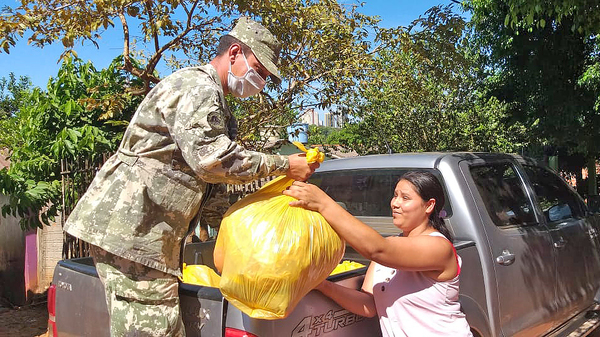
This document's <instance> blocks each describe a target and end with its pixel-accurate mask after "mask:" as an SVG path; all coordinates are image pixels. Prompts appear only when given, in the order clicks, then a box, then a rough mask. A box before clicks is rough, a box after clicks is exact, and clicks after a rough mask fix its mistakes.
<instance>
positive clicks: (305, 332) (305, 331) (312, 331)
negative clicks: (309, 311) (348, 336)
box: [291, 310, 365, 337]
mask: <svg viewBox="0 0 600 337" xmlns="http://www.w3.org/2000/svg"><path fill="white" fill-rule="evenodd" d="M364 319H365V317H363V316H360V315H356V314H353V313H351V312H349V311H348V310H338V311H333V310H330V311H329V312H327V313H326V314H323V315H315V316H306V317H304V318H303V319H302V321H300V323H298V325H296V327H295V328H294V330H293V331H292V335H291V337H318V336H322V335H323V334H326V333H329V332H332V331H334V330H337V329H340V328H343V327H347V326H350V325H352V324H354V323H356V322H360V321H362V320H364Z"/></svg>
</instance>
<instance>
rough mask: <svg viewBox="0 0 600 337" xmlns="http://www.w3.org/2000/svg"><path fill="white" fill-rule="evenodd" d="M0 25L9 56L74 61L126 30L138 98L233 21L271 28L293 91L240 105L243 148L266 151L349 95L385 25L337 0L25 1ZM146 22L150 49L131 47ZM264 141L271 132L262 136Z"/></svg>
mask: <svg viewBox="0 0 600 337" xmlns="http://www.w3.org/2000/svg"><path fill="white" fill-rule="evenodd" d="M20 3H21V6H19V7H17V8H9V7H6V8H5V9H4V14H3V15H2V16H1V17H0V47H2V49H3V50H4V51H5V52H9V51H10V48H11V47H12V46H14V45H15V44H16V43H17V42H18V40H19V39H21V38H23V37H25V35H26V34H29V33H28V32H29V31H30V32H31V34H30V35H29V37H28V42H29V43H30V44H33V45H35V46H39V47H43V46H45V45H48V44H50V43H52V42H55V41H61V42H62V44H63V45H64V46H65V48H66V49H65V53H64V55H68V54H70V53H73V52H74V50H73V48H74V46H75V45H76V43H79V42H81V43H83V42H92V43H95V44H99V43H102V41H101V40H100V34H101V33H102V32H103V31H104V30H106V29H110V28H111V27H113V26H115V27H117V25H116V24H115V22H119V23H120V29H121V30H122V32H123V43H124V47H123V53H122V54H123V59H124V66H123V68H124V69H125V70H126V71H128V72H130V73H131V74H133V75H134V76H136V77H139V78H141V79H142V80H143V86H142V87H141V88H138V89H140V90H136V91H135V92H141V93H145V92H147V91H148V90H149V89H150V88H151V87H152V83H156V82H158V81H159V80H160V78H159V76H158V75H157V74H156V72H155V70H156V65H157V64H158V62H159V61H160V60H162V59H167V61H168V63H169V64H171V65H172V66H174V67H180V66H184V65H189V64H195V63H196V62H198V61H199V62H201V63H205V62H207V61H209V60H210V59H211V58H212V57H213V56H214V53H215V46H216V42H217V38H218V37H219V36H221V35H223V34H224V33H226V32H227V31H228V30H229V29H231V27H232V24H231V22H232V19H234V18H237V17H238V16H240V15H247V16H250V17H253V18H255V19H257V20H258V21H260V22H262V23H263V24H264V25H265V26H266V27H267V28H269V29H270V30H271V31H272V32H273V33H274V35H275V36H276V37H278V38H279V40H280V41H281V42H282V44H283V47H282V55H281V61H280V71H281V74H282V75H283V77H284V78H285V81H284V84H283V85H282V86H280V87H275V86H273V85H272V84H269V88H268V89H267V90H266V91H264V92H263V93H262V94H261V95H259V96H258V97H254V98H252V99H247V100H236V101H238V102H237V104H236V105H237V106H239V107H240V109H236V114H237V116H238V117H239V118H240V120H241V123H240V125H241V128H240V130H239V131H240V132H239V135H240V139H239V140H240V142H242V143H243V144H244V145H245V146H246V147H248V148H253V149H257V150H261V146H262V145H263V143H264V142H261V141H260V140H261V139H260V137H259V134H261V132H263V131H264V129H268V128H282V127H284V126H286V125H289V124H290V123H291V122H294V121H295V119H296V118H297V116H296V112H297V111H299V110H302V109H303V108H305V107H308V106H318V107H321V108H324V107H328V106H330V105H332V104H335V103H336V102H337V101H338V100H339V99H340V97H342V96H343V95H345V94H346V93H347V91H348V90H349V88H351V87H352V84H353V82H354V80H355V76H356V74H357V73H358V72H359V71H360V70H361V69H362V68H363V65H364V61H365V60H366V59H368V57H369V53H372V52H373V51H374V50H373V49H371V45H370V43H369V42H368V40H367V39H366V37H367V36H368V32H369V31H373V30H374V29H376V23H377V20H375V19H374V18H372V17H368V16H365V15H362V14H360V13H359V12H358V11H357V7H358V5H342V4H340V3H338V2H337V1H335V0H284V1H263V0H245V1H239V0H209V1H204V2H203V3H199V2H198V1H189V0H188V1H185V0H180V1H173V0H161V1H141V0H137V1H134V0H124V1H100V0H95V1H92V0H86V1H79V2H77V3H73V2H71V1H63V0H57V1H46V0H37V1H30V0H22V1H20ZM133 23H136V24H139V26H138V27H139V31H140V33H141V36H142V41H141V42H144V43H148V44H149V45H150V46H151V47H150V48H148V49H147V50H146V49H142V48H141V47H140V45H138V46H135V48H134V41H133V39H132V36H133V33H132V31H133V30H134V27H132V24H133ZM134 49H136V50H137V51H138V52H140V53H142V54H143V55H147V57H146V58H145V61H144V62H143V65H138V66H135V65H133V64H132V63H131V61H130V60H131V58H132V56H133V55H134ZM263 133H264V132H263Z"/></svg>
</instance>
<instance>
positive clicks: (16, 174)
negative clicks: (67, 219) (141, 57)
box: [0, 58, 141, 228]
mask: <svg viewBox="0 0 600 337" xmlns="http://www.w3.org/2000/svg"><path fill="white" fill-rule="evenodd" d="M122 64H123V60H122V59H121V58H118V59H116V60H115V61H113V63H112V64H111V65H110V66H109V67H108V68H107V69H104V70H101V71H97V70H96V69H95V68H94V67H93V65H92V64H91V63H89V62H88V63H84V62H82V61H81V60H73V59H71V58H67V59H65V61H64V62H63V64H62V66H61V68H60V70H59V72H58V75H57V77H55V78H52V79H51V80H50V81H49V84H48V91H47V92H46V91H42V90H41V89H39V88H34V89H30V90H29V91H23V92H22V97H21V101H20V104H19V106H18V109H17V110H16V111H15V112H14V113H13V115H11V116H10V117H8V118H7V122H8V123H11V125H12V128H13V129H11V130H6V129H2V130H1V131H0V139H3V140H5V142H6V144H5V145H6V146H7V148H8V149H9V151H10V160H11V165H10V167H9V168H7V169H6V168H5V169H3V170H0V192H1V193H3V194H5V195H7V196H8V197H9V202H8V204H7V205H5V206H3V207H2V216H5V215H6V214H12V215H15V216H16V215H19V216H21V218H22V220H21V226H22V227H23V228H32V227H35V226H41V225H42V224H48V222H49V220H51V219H52V218H53V217H54V216H55V215H56V214H57V212H58V210H59V207H60V205H61V166H60V160H61V159H67V158H69V159H75V158H78V157H87V158H90V160H93V159H94V158H95V157H97V156H99V155H101V154H102V153H105V152H111V151H114V150H115V149H116V147H117V146H118V144H119V142H120V140H121V138H122V134H123V132H124V130H125V127H126V125H127V122H128V121H129V119H130V118H131V116H132V115H133V113H134V111H135V108H136V107H137V105H138V104H139V102H140V100H141V97H139V96H130V97H129V98H126V97H127V96H124V95H122V92H123V91H125V90H126V89H127V88H128V87H129V86H130V85H136V84H139V83H135V81H132V79H131V78H130V76H128V74H127V73H125V72H123V71H122V70H120V68H121V66H122ZM115 96H117V97H118V98H119V99H118V100H117V99H115ZM7 134H10V135H11V137H12V138H8V137H6V135H7ZM75 183H77V181H75ZM74 197H77V196H74ZM38 215H39V217H38Z"/></svg>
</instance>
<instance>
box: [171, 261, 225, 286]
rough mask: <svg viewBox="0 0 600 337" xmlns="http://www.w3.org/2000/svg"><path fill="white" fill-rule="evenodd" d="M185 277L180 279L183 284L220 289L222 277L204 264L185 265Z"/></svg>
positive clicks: (183, 272)
mask: <svg viewBox="0 0 600 337" xmlns="http://www.w3.org/2000/svg"><path fill="white" fill-rule="evenodd" d="M182 274H183V277H180V279H181V281H182V282H183V283H189V284H196V285H199V286H207V287H213V288H218V287H219V283H220V282H221V277H220V276H219V274H217V273H216V272H215V271H214V270H212V268H210V267H209V266H206V265H202V264H194V265H187V264H185V263H184V264H183V271H182Z"/></svg>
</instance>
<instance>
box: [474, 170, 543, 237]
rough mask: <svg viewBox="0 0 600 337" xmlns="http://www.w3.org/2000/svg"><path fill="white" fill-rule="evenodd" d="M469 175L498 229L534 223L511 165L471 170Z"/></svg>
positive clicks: (523, 191)
mask: <svg viewBox="0 0 600 337" xmlns="http://www.w3.org/2000/svg"><path fill="white" fill-rule="evenodd" d="M471 176H472V177H473V180H474V181H475V185H476V186H477V189H478V190H479V195H480V196H481V198H482V199H483V203H484V204H485V207H486V209H487V211H488V214H489V216H490V218H491V219H492V221H493V222H494V223H495V224H496V226H498V227H507V226H525V225H532V224H537V220H536V217H535V211H534V208H533V206H532V204H531V201H530V199H529V198H528V197H527V194H526V193H525V185H524V184H523V181H522V180H521V178H520V177H519V175H518V174H517V173H516V171H515V169H514V167H513V166H512V164H510V163H498V164H492V165H482V166H473V167H471Z"/></svg>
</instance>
